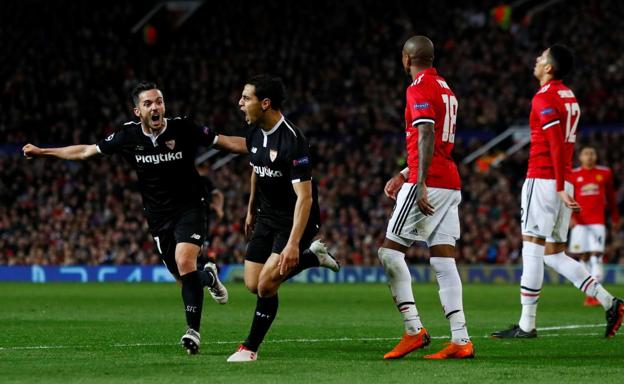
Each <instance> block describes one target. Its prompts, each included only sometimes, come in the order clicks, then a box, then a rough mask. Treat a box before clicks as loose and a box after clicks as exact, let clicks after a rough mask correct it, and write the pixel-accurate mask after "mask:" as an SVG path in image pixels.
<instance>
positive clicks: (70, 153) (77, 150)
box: [22, 144, 98, 160]
mask: <svg viewBox="0 0 624 384" xmlns="http://www.w3.org/2000/svg"><path fill="white" fill-rule="evenodd" d="M22 151H23V152H24V156H26V158H28V159H30V158H33V157H43V156H49V157H56V158H59V159H64V160H87V159H88V158H90V157H92V156H95V155H97V154H98V150H97V145H95V144H81V145H70V146H67V147H59V148H39V147H37V146H36V145H32V144H26V145H24V147H23V148H22Z"/></svg>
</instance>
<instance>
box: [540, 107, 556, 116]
mask: <svg viewBox="0 0 624 384" xmlns="http://www.w3.org/2000/svg"><path fill="white" fill-rule="evenodd" d="M554 112H555V110H554V109H552V108H550V107H548V108H544V109H542V111H541V112H540V115H548V114H551V113H554Z"/></svg>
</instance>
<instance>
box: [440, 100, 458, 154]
mask: <svg viewBox="0 0 624 384" xmlns="http://www.w3.org/2000/svg"><path fill="white" fill-rule="evenodd" d="M442 101H444V106H445V107H446V113H445V114H444V128H443V129H442V141H446V142H449V143H454V142H455V123H456V121H457V98H456V97H455V96H453V95H446V94H443V95H442Z"/></svg>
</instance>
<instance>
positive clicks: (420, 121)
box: [412, 117, 435, 127]
mask: <svg viewBox="0 0 624 384" xmlns="http://www.w3.org/2000/svg"><path fill="white" fill-rule="evenodd" d="M423 123H431V124H435V120H433V119H429V118H424V117H421V118H419V119H416V120H414V121H412V127H415V126H417V125H418V124H423Z"/></svg>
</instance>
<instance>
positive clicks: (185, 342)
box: [180, 328, 200, 355]
mask: <svg viewBox="0 0 624 384" xmlns="http://www.w3.org/2000/svg"><path fill="white" fill-rule="evenodd" d="M199 340H200V336H199V332H197V331H196V330H194V329H193V328H189V329H187V330H186V333H185V334H184V335H182V338H181V339H180V344H182V346H183V347H184V349H186V353H188V354H189V355H194V354H196V353H197V352H199Z"/></svg>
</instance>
